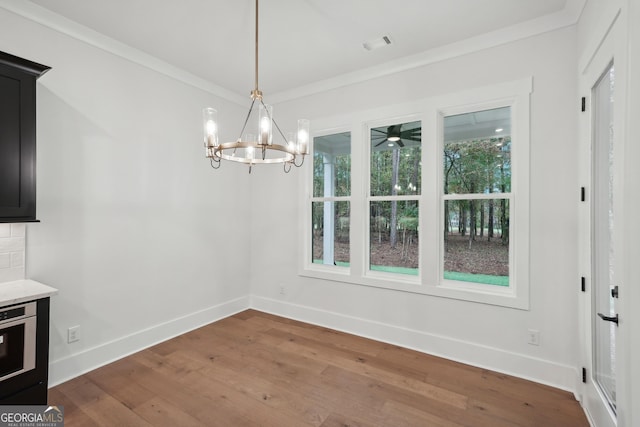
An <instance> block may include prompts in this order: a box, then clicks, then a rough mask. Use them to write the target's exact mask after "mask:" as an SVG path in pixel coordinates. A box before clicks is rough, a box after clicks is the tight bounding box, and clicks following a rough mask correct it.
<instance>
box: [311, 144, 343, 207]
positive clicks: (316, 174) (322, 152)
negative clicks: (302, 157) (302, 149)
mask: <svg viewBox="0 0 640 427" xmlns="http://www.w3.org/2000/svg"><path fill="white" fill-rule="evenodd" d="M349 195H351V133H350V132H344V133H337V134H333V135H325V136H319V137H316V138H313V197H343V196H349Z"/></svg>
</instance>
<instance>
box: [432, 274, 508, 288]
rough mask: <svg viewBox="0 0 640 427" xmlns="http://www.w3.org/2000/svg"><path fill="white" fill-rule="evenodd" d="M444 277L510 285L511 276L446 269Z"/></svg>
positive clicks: (463, 280) (462, 280) (486, 283)
mask: <svg viewBox="0 0 640 427" xmlns="http://www.w3.org/2000/svg"><path fill="white" fill-rule="evenodd" d="M444 278H445V279H447V280H458V281H461V282H471V283H482V284H483V285H495V286H507V287H508V286H509V276H491V275H489V274H471V273H460V272H457V271H445V272H444Z"/></svg>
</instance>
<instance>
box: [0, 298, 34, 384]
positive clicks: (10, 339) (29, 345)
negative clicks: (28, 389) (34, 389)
mask: <svg viewBox="0 0 640 427" xmlns="http://www.w3.org/2000/svg"><path fill="white" fill-rule="evenodd" d="M36 309H37V305H36V302H35V301H32V302H28V303H24V304H16V305H12V306H8V307H2V308H0V387H2V385H1V383H2V382H3V381H5V380H8V379H9V378H12V377H15V376H16V375H20V374H23V373H25V372H29V371H31V370H33V369H35V367H36V312H37V310H36Z"/></svg>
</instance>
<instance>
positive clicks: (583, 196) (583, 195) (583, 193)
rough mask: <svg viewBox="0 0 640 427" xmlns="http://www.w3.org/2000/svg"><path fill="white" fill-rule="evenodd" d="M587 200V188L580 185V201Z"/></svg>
mask: <svg viewBox="0 0 640 427" xmlns="http://www.w3.org/2000/svg"><path fill="white" fill-rule="evenodd" d="M585 200H587V190H586V189H585V188H584V187H580V201H581V202H584V201H585Z"/></svg>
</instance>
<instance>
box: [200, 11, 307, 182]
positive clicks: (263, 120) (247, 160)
mask: <svg viewBox="0 0 640 427" xmlns="http://www.w3.org/2000/svg"><path fill="white" fill-rule="evenodd" d="M255 46H256V47H255V65H256V67H255V87H254V89H253V90H252V91H251V106H250V107H249V112H248V113H247V117H246V119H245V121H244V125H243V126H242V130H241V131H240V135H239V136H238V139H237V140H236V141H234V142H223V143H220V142H219V141H218V112H217V111H216V110H215V109H213V108H211V107H207V108H205V109H204V110H203V111H202V116H203V117H202V119H203V125H204V146H205V149H206V157H207V158H208V159H209V160H210V161H211V167H213V168H214V169H218V168H219V167H220V165H221V163H222V160H229V161H232V162H238V163H244V164H247V165H249V173H251V169H252V167H253V165H255V164H277V163H282V164H284V171H285V172H287V173H288V172H289V171H290V170H291V166H292V165H293V166H296V167H300V166H302V164H303V163H304V157H305V156H306V155H307V154H308V153H309V120H306V119H300V120H298V132H297V133H293V132H290V133H288V135H287V136H285V134H284V133H283V132H282V130H280V127H279V126H278V124H277V123H276V121H275V120H274V119H273V106H271V105H269V104H265V103H264V101H263V98H262V92H261V91H260V89H259V88H258V0H256V43H255ZM256 104H257V106H258V114H257V117H258V120H257V129H255V130H253V131H248V132H246V133H245V131H247V125H248V124H249V122H250V119H251V117H252V113H254V107H255V106H256ZM253 115H254V116H255V114H253ZM254 119H255V117H254ZM274 126H275V128H276V130H277V134H279V138H281V139H282V140H283V141H284V142H283V143H281V144H277V143H275V142H274V141H273V139H274V138H273V133H274V132H273V127H274ZM250 129H251V128H250Z"/></svg>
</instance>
